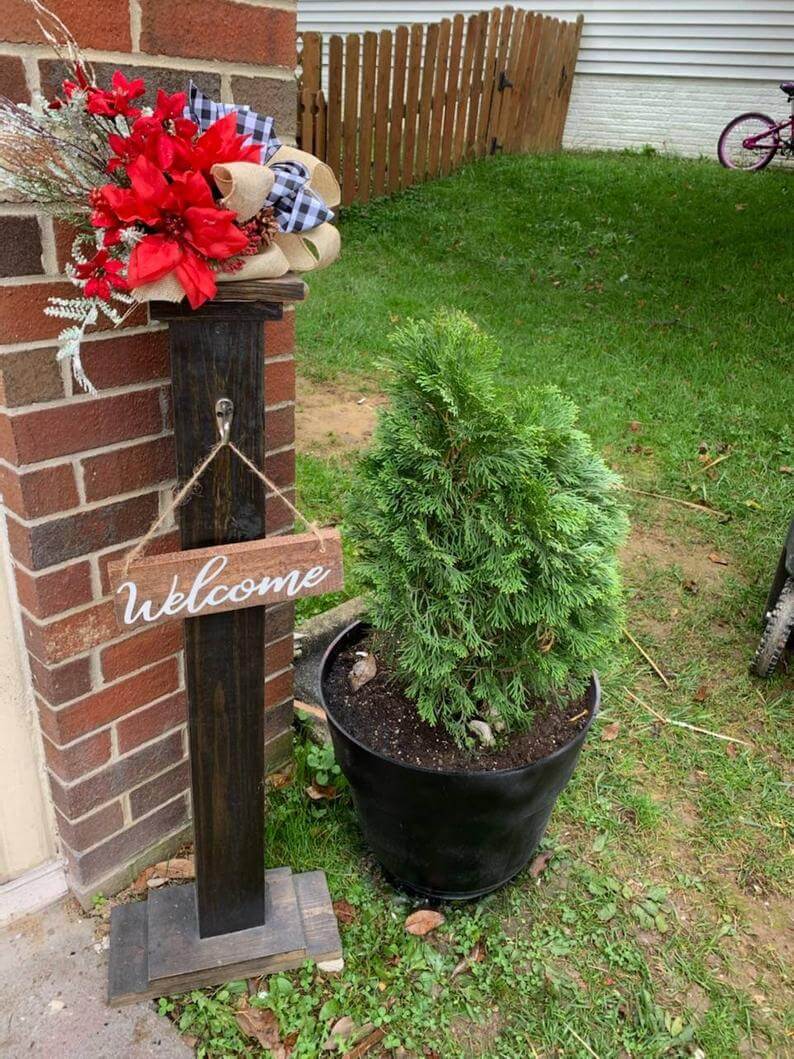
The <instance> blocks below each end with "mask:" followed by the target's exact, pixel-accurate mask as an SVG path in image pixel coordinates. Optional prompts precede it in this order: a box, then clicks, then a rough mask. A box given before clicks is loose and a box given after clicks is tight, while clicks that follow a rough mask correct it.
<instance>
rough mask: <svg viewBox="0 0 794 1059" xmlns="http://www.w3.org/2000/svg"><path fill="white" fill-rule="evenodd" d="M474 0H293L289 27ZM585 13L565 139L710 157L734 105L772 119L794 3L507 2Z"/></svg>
mask: <svg viewBox="0 0 794 1059" xmlns="http://www.w3.org/2000/svg"><path fill="white" fill-rule="evenodd" d="M488 6H492V5H489V4H487V3H485V4H484V3H477V0H427V2H422V0H413V2H412V3H399V2H397V0H388V2H375V0H298V28H299V29H305V30H320V31H322V32H324V33H342V34H344V33H352V32H363V31H365V30H370V29H371V30H378V29H384V28H386V29H388V28H393V27H394V26H397V25H400V24H401V23H403V24H404V23H411V22H434V21H437V20H438V19H441V18H445V17H450V16H452V15H454V14H456V13H457V12H463V13H464V14H470V13H472V12H476V11H480V10H482V9H483V8H484V7H488ZM514 6H519V7H526V8H528V9H530V10H533V11H541V12H542V13H543V14H549V15H556V16H558V17H560V18H565V19H571V20H572V19H575V17H576V15H577V14H578V13H579V12H581V13H582V14H583V15H584V17H585V23H584V32H583V34H582V46H581V51H580V54H579V62H578V64H577V68H576V78H575V80H574V86H573V95H572V97H571V107H570V112H569V115H568V123H567V126H566V130H565V145H566V146H568V147H588V148H593V147H610V148H614V147H617V148H620V147H632V146H642V145H644V144H651V145H653V146H654V147H657V148H659V149H662V150H668V151H672V152H677V153H680V154H686V155H699V154H705V155H711V156H713V155H714V153H715V149H716V141H717V137H718V136H719V133H720V130H721V129H722V128H723V126H724V125H725V124H726V122H727V121H728V120H729V119H730V118H731V117H733V116H734V115H735V114H738V113H740V112H742V111H744V110H757V109H760V110H762V111H763V112H765V113H768V114H771V115H772V116H774V117H777V118H778V119H782V118H783V117H784V116H785V115H786V114H787V113H788V103H787V101H786V98H785V96H783V94H782V93H781V92H780V90H779V89H778V87H777V85H778V82H779V81H783V80H794V0H556V2H554V0H551V2H543V3H538V4H530V3H517V4H514Z"/></svg>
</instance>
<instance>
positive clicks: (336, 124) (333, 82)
mask: <svg viewBox="0 0 794 1059" xmlns="http://www.w3.org/2000/svg"><path fill="white" fill-rule="evenodd" d="M343 66H344V51H343V45H342V38H341V37H340V36H338V35H337V34H336V33H334V34H333V35H332V36H331V37H330V39H329V41H328V99H327V120H328V129H327V132H326V139H325V143H326V150H325V161H326V162H327V163H328V165H329V166H330V167H331V169H333V171H334V174H335V175H336V177H337V179H338V180H339V181H340V183H341V180H342V162H341V151H342V77H343Z"/></svg>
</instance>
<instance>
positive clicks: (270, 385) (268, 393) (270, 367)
mask: <svg viewBox="0 0 794 1059" xmlns="http://www.w3.org/2000/svg"><path fill="white" fill-rule="evenodd" d="M294 400H295V361H294V360H293V359H292V357H290V358H289V360H266V361H265V404H266V405H268V406H270V405H274V404H282V403H283V402H284V401H294Z"/></svg>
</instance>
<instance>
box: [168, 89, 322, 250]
mask: <svg viewBox="0 0 794 1059" xmlns="http://www.w3.org/2000/svg"><path fill="white" fill-rule="evenodd" d="M233 112H236V113H237V131H238V132H239V133H241V134H242V135H244V136H248V137H249V138H250V140H251V142H252V143H254V144H258V145H261V148H262V164H263V165H267V164H268V163H269V162H270V159H271V158H272V157H273V155H274V154H275V153H276V151H278V149H279V148H280V147H281V140H279V138H278V137H277V136H276V133H275V123H274V121H273V118H270V117H262V115H261V114H257V112H256V111H255V110H251V108H250V107H247V106H236V105H235V104H232V103H216V102H215V101H214V100H212V99H208V98H207V97H206V96H205V95H204V93H203V92H201V91H200V90H199V89H198V88H197V87H196V85H195V84H194V83H193V81H191V82H190V85H189V87H188V104H187V106H186V107H185V117H186V118H190V119H191V121H195V122H196V123H197V124H198V126H199V128H200V129H201V131H202V132H203V131H204V130H205V129H208V128H209V127H210V125H212V124H213V123H214V122H216V121H218V120H219V119H220V118H224V117H226V115H227V114H231V113H233ZM270 169H271V170H272V172H273V175H274V178H275V179H274V181H273V187H272V188H271V190H270V194H269V195H268V197H267V202H268V204H269V205H271V206H272V207H273V213H274V215H275V218H276V221H277V222H278V226H279V228H280V229H281V231H282V232H306V231H308V230H309V229H310V228H316V227H317V225H318V224H322V223H323V222H324V221H331V220H333V217H334V214H333V211H332V210H331V209H329V208H328V206H326V204H325V203H324V202H323V200H322V199H321V198H320V196H319V195H317V194H316V193H315V192H314V191H311V190H310V189H309V188H307V187H306V182H307V181H308V179H309V170H308V169H307V168H306V166H305V165H303V164H302V163H301V162H296V161H291V162H275V163H274V164H272V165H270Z"/></svg>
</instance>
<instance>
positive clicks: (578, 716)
mask: <svg viewBox="0 0 794 1059" xmlns="http://www.w3.org/2000/svg"><path fill="white" fill-rule="evenodd" d="M589 712H590V711H589V709H587V710H582V712H581V713H577V714H575V715H574V716H573V717H569V718H568V724H575V723H576V722H577V721H581V719H582V718H583V717H585V716H586V715H587V714H588V713H589Z"/></svg>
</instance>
